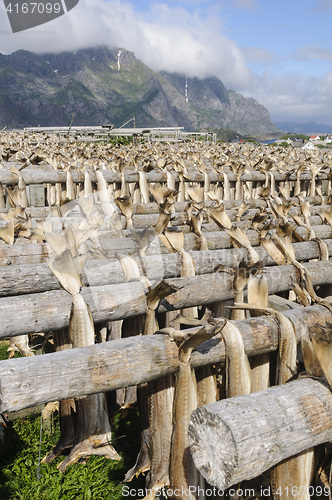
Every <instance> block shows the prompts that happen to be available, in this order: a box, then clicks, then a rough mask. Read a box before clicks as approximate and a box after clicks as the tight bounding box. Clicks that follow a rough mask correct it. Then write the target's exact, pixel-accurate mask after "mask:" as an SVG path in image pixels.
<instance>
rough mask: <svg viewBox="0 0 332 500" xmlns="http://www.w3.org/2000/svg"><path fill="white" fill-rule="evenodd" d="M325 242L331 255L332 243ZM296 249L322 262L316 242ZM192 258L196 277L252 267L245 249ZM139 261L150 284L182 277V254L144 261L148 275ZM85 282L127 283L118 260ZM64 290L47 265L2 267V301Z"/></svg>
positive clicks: (264, 256)
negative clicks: (244, 265)
mask: <svg viewBox="0 0 332 500" xmlns="http://www.w3.org/2000/svg"><path fill="white" fill-rule="evenodd" d="M324 241H325V243H326V244H327V247H328V250H329V253H330V255H331V254H332V239H328V240H324ZM293 247H294V251H295V257H296V259H297V260H298V261H299V262H305V261H308V260H310V259H317V258H319V247H318V244H317V243H316V242H315V241H305V242H300V243H293ZM256 251H257V253H258V255H259V257H260V259H261V262H262V263H263V265H264V266H270V265H274V261H273V260H272V258H271V257H270V256H269V254H268V253H267V252H266V250H265V249H264V248H263V247H257V249H256ZM190 254H191V256H192V258H193V261H194V265H195V272H196V275H201V274H210V273H213V272H215V269H216V268H217V266H218V265H224V266H225V267H229V268H236V267H237V266H238V263H239V262H241V261H242V260H243V261H244V262H246V263H249V254H248V251H247V250H246V249H244V248H232V249H221V250H207V251H191V252H190ZM135 261H136V263H137V266H138V268H139V270H140V274H141V275H142V276H143V275H144V273H146V275H147V276H148V278H149V280H150V281H154V280H157V279H168V278H176V277H179V276H181V269H182V265H181V257H180V256H179V255H178V254H163V255H161V254H159V255H158V254H156V255H149V256H148V257H146V258H144V259H143V261H144V272H143V269H142V261H141V260H140V259H139V258H138V257H136V258H135ZM82 281H83V284H84V285H85V286H101V285H111V284H118V283H124V282H126V277H125V275H124V272H123V269H122V266H121V263H120V261H119V260H118V259H117V260H110V259H98V260H89V261H88V262H87V263H86V265H85V268H84V271H83V273H82ZM60 288H61V287H60V284H59V281H58V279H57V278H56V277H55V275H54V274H53V272H52V271H51V269H50V268H49V266H48V264H46V263H45V264H43V263H41V264H29V265H19V266H3V267H0V297H6V296H10V295H21V294H26V293H40V292H46V291H50V290H60Z"/></svg>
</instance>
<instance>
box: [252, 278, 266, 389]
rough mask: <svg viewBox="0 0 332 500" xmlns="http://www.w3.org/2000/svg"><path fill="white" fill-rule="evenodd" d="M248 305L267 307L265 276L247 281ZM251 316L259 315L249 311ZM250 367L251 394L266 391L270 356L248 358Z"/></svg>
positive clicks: (262, 355)
mask: <svg viewBox="0 0 332 500" xmlns="http://www.w3.org/2000/svg"><path fill="white" fill-rule="evenodd" d="M247 296H248V304H253V305H257V306H261V307H268V299H269V290H268V283H267V278H266V276H264V275H262V276H253V275H250V277H249V281H248V292H247ZM250 314H251V316H253V317H255V316H258V315H259V312H257V311H251V312H250ZM250 366H251V392H258V391H263V390H264V389H267V388H268V387H269V385H270V383H269V379H270V356H269V354H268V353H266V354H261V355H259V356H252V357H251V358H250Z"/></svg>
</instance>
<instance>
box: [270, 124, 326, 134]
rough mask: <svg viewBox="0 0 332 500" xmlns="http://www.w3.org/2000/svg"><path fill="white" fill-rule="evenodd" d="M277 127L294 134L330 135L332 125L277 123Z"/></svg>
mask: <svg viewBox="0 0 332 500" xmlns="http://www.w3.org/2000/svg"><path fill="white" fill-rule="evenodd" d="M276 125H277V127H279V128H280V129H281V130H284V131H285V132H293V133H294V134H330V133H331V132H332V125H326V124H324V123H316V122H303V123H300V122H276Z"/></svg>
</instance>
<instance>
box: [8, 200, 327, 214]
mask: <svg viewBox="0 0 332 500" xmlns="http://www.w3.org/2000/svg"><path fill="white" fill-rule="evenodd" d="M303 200H304V201H306V202H308V203H310V205H311V206H310V212H311V214H312V215H317V214H319V213H320V212H322V211H323V210H327V209H328V205H322V204H321V203H322V197H321V196H306V197H304V198H303ZM323 200H326V196H323ZM242 201H243V200H225V201H224V202H223V204H224V208H225V210H226V211H231V210H234V209H236V208H237V207H239V206H240V205H241V203H242ZM288 201H290V202H292V203H295V204H298V198H297V197H291V198H290V199H289V200H288ZM245 203H246V204H247V206H248V210H250V209H252V210H254V209H256V210H257V209H260V208H267V203H266V201H265V200H263V199H246V200H245ZM203 205H204V207H205V208H211V207H213V206H215V202H213V201H204V202H203ZM187 206H188V202H183V203H182V202H175V203H174V205H173V208H174V212H179V213H182V212H184V210H185V208H186V207H187ZM1 212H5V210H4V209H2V210H1V209H0V213H1ZM25 213H26V214H27V215H29V216H30V217H37V218H42V217H49V216H52V215H53V216H58V215H59V208H58V207H35V206H33V207H28V208H26V209H25ZM156 213H159V205H158V204H157V203H154V202H150V203H134V204H133V214H135V215H139V214H141V215H143V214H156ZM289 213H298V208H297V207H295V206H294V207H292V208H291V209H290V212H289Z"/></svg>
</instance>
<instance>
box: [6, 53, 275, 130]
mask: <svg viewBox="0 0 332 500" xmlns="http://www.w3.org/2000/svg"><path fill="white" fill-rule="evenodd" d="M73 115H74V122H73V123H74V125H102V124H105V123H110V122H111V123H114V125H115V126H116V127H119V126H121V125H122V124H124V123H125V122H127V121H128V120H129V119H130V118H132V117H133V116H135V120H136V126H137V127H152V126H183V127H184V128H185V129H186V130H188V131H193V130H202V129H213V130H217V129H225V128H228V129H232V130H234V131H236V132H237V133H239V134H242V135H250V134H256V135H257V134H276V133H278V132H280V131H279V130H278V129H277V127H276V126H275V124H274V123H273V122H272V120H271V118H270V115H269V113H268V111H267V109H266V108H264V107H263V106H262V105H261V104H259V103H258V102H257V101H256V100H254V99H252V98H249V99H247V98H244V97H243V96H242V95H241V94H238V93H236V92H234V91H233V90H227V89H226V88H225V86H224V85H223V83H222V82H221V81H220V80H219V79H218V78H216V77H211V78H205V79H198V78H186V76H184V75H180V74H174V73H167V72H160V73H156V72H154V71H152V70H151V69H150V68H148V67H147V66H146V65H145V64H143V63H142V62H141V61H139V60H138V59H137V58H136V57H135V55H134V54H133V53H132V52H129V51H127V50H125V49H118V48H113V49H112V48H107V47H98V48H93V49H92V48H91V49H83V50H78V51H76V52H63V53H58V54H35V53H33V52H28V51H25V50H19V51H17V52H14V53H13V54H10V55H2V54H0V126H1V127H4V126H8V127H24V126H37V125H41V126H47V125H48V126H57V125H68V124H69V123H70V121H71V119H72V117H73Z"/></svg>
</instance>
